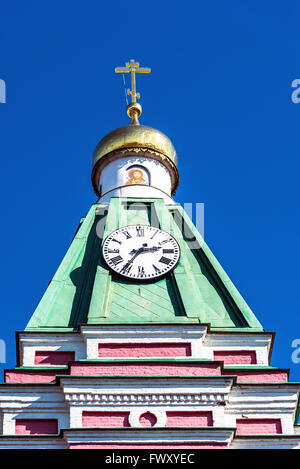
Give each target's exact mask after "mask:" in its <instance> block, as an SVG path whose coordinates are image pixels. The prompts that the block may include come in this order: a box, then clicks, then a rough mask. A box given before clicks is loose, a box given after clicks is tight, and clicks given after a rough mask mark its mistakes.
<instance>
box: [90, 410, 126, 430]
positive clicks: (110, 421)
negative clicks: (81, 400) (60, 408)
mask: <svg viewBox="0 0 300 469" xmlns="http://www.w3.org/2000/svg"><path fill="white" fill-rule="evenodd" d="M128 417H129V412H110V411H108V412H100V411H99V412H98V411H89V410H87V411H83V412H82V426H83V427H129V426H130V425H129V421H128Z"/></svg>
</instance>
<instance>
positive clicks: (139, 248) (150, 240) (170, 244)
mask: <svg viewBox="0 0 300 469" xmlns="http://www.w3.org/2000/svg"><path fill="white" fill-rule="evenodd" d="M102 254H103V258H104V260H105V262H106V264H107V265H108V267H109V268H110V269H111V270H112V271H113V272H115V273H116V274H118V275H120V276H122V277H125V278H127V279H134V280H151V279H158V278H160V277H163V276H164V275H166V274H168V273H170V272H171V271H172V270H173V269H174V268H175V267H176V265H177V263H178V261H179V257H180V248H179V245H178V243H177V241H176V240H175V239H174V238H173V236H171V235H170V234H169V233H167V232H166V231H163V230H160V229H159V228H156V227H154V226H147V225H129V226H124V227H122V228H119V229H118V230H116V231H113V232H112V233H111V234H110V235H108V237H107V238H106V239H105V241H104V243H103V247H102Z"/></svg>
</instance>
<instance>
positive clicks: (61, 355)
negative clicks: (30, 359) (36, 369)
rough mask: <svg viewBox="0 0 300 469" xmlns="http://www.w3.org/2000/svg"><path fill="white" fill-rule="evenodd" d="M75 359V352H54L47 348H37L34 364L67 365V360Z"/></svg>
mask: <svg viewBox="0 0 300 469" xmlns="http://www.w3.org/2000/svg"><path fill="white" fill-rule="evenodd" d="M72 360H75V352H59V351H58V352H56V351H53V352H52V351H49V350H38V351H36V352H35V357H34V364H35V365H56V366H61V365H67V364H68V362H69V361H72Z"/></svg>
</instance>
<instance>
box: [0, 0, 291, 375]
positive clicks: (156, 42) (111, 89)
mask: <svg viewBox="0 0 300 469" xmlns="http://www.w3.org/2000/svg"><path fill="white" fill-rule="evenodd" d="M297 3H298V5H297ZM299 26H300V8H299V2H297V1H296V0H295V1H290V0H287V1H285V2H281V1H265V0H261V1H253V0H252V1H250V0H249V1H243V0H236V1H232V0H227V1H226V2H224V1H222V0H219V1H214V2H212V1H211V0H207V1H202V0H197V1H186V2H174V1H170V0H167V1H161V0H160V1H157V0H152V1H151V2H146V1H135V0H133V1H131V2H124V1H119V0H115V1H114V2H111V3H109V2H100V1H91V0H86V1H85V2H83V1H81V2H78V1H76V0H73V1H71V0H69V1H65V0H60V1H57V0H54V1H51V2H41V1H30V0H28V1H26V2H22V1H20V0H19V1H14V2H2V5H1V31H0V40H1V49H0V50H1V54H0V78H2V79H3V80H5V82H6V84H7V103H6V104H0V122H1V127H0V133H1V139H0V154H1V173H0V175H1V184H0V191H1V193H0V197H1V220H2V229H1V241H2V242H1V248H2V251H1V267H2V268H1V274H0V275H1V299H2V301H1V310H2V312H1V330H0V338H2V339H4V340H5V341H6V342H7V364H6V365H5V367H13V366H15V335H14V334H15V330H22V329H24V327H25V326H26V324H27V322H28V320H29V318H30V316H31V314H32V313H33V311H34V309H35V307H36V305H37V304H38V302H39V300H40V298H41V296H42V294H43V292H44V290H45V289H46V287H47V284H48V281H49V280H50V279H51V278H52V277H53V275H54V273H55V271H56V269H57V267H58V265H59V263H60V261H61V259H62V257H63V256H64V254H65V252H66V250H67V248H68V246H69V243H70V241H71V239H72V236H73V234H74V231H75V229H76V228H77V225H78V223H79V220H80V218H81V216H83V215H85V214H86V213H87V211H88V210H89V207H90V205H91V204H92V203H93V202H95V200H96V198H95V195H94V194H93V190H92V186H91V184H90V173H91V158H92V153H93V150H94V148H95V146H96V144H97V143H98V141H99V140H100V139H101V138H102V136H103V135H105V134H106V133H107V132H108V131H110V130H112V129H114V128H116V127H119V126H121V125H125V124H127V123H128V118H127V116H126V113H125V99H124V90H123V83H122V77H121V76H120V75H115V74H114V67H115V66H122V65H123V64H124V63H125V61H127V60H128V59H130V58H135V59H136V60H138V61H139V62H140V63H141V65H142V66H149V67H151V68H152V74H151V75H144V76H142V77H139V79H138V90H139V91H140V92H141V94H142V100H141V103H142V105H143V110H144V112H143V115H142V118H141V123H143V124H146V125H150V126H153V127H156V128H158V129H160V130H161V131H163V132H164V133H166V134H167V135H168V136H169V137H170V138H171V139H172V141H173V143H174V145H175V147H176V149H177V153H178V156H179V170H180V186H179V190H178V193H177V196H176V199H177V201H178V202H180V203H184V202H193V203H196V202H203V203H205V239H206V242H207V243H208V245H209V247H210V248H211V249H212V251H213V252H214V254H215V255H216V257H217V258H218V260H219V261H220V262H221V264H222V266H223V267H224V269H225V270H226V271H227V273H228V275H229V276H230V277H231V279H232V280H233V282H234V283H235V285H236V286H237V288H238V289H239V291H240V292H241V294H242V295H243V296H244V298H245V299H246V301H247V303H248V304H249V306H250V307H251V308H252V310H253V311H254V313H255V314H256V315H257V317H258V319H259V320H260V322H261V323H262V324H263V325H264V327H265V330H267V331H276V339H275V344H274V351H273V358H272V365H274V366H279V367H284V368H290V369H291V379H292V380H295V381H297V380H299V381H300V364H299V365H297V364H293V363H292V361H291V353H292V351H293V349H292V348H291V342H292V340H294V339H295V338H300V318H299V316H300V300H299V260H300V259H299V257H300V256H299V253H300V248H299V231H300V222H299V171H300V163H299V121H300V103H299V104H298V105H297V104H294V103H292V101H291V92H292V89H291V82H292V81H293V80H294V79H296V78H300V61H299ZM2 369H3V367H2ZM0 371H1V370H0ZM0 379H1V380H2V372H1V378H0Z"/></svg>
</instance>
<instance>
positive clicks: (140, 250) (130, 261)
mask: <svg viewBox="0 0 300 469" xmlns="http://www.w3.org/2000/svg"><path fill="white" fill-rule="evenodd" d="M134 251H135V254H134V256H132V258H131V259H130V260H129V261H128V262H126V264H124V265H123V267H122V269H121V272H122V271H123V270H126V269H127V268H128V267H129V266H130V264H132V262H133V261H134V259H135V258H136V257H137V256H138V255H139V254H141V253H142V252H143V248H140V249H138V250H137V251H136V250H134Z"/></svg>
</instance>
